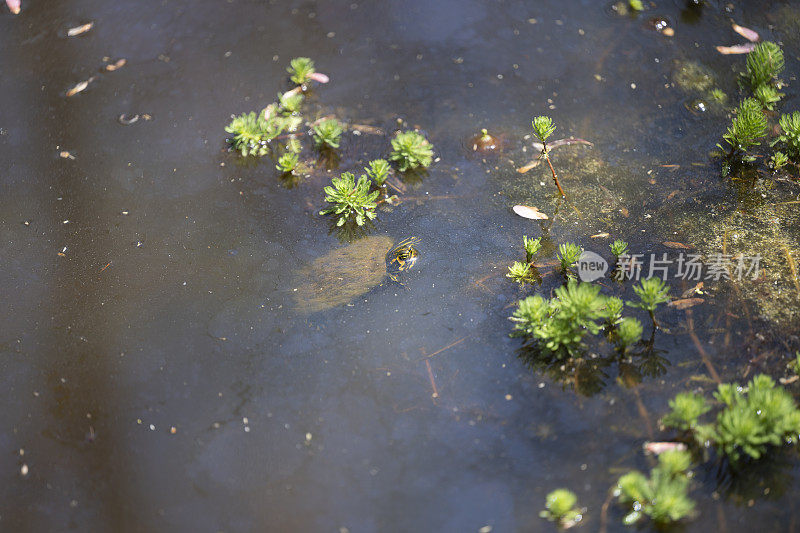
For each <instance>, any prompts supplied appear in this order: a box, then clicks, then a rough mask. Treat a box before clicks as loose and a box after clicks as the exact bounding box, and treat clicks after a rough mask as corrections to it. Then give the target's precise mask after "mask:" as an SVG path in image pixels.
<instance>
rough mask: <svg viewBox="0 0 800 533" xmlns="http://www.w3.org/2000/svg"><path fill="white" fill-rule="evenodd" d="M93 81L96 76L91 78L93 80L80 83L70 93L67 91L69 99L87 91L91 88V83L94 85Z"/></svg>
mask: <svg viewBox="0 0 800 533" xmlns="http://www.w3.org/2000/svg"><path fill="white" fill-rule="evenodd" d="M93 81H94V76H92V77H91V78H89V79H88V80H84V81H82V82H80V83H79V84H77V85H75V87H73V88H72V89H70V90H69V91H67V96H68V97H69V96H75V95H76V94H78V93H79V92H81V91H83V90H85V89H86V87H88V86H89V84H90V83H92V82H93Z"/></svg>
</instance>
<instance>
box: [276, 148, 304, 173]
mask: <svg viewBox="0 0 800 533" xmlns="http://www.w3.org/2000/svg"><path fill="white" fill-rule="evenodd" d="M299 162H300V156H298V155H297V154H296V153H295V152H286V153H285V154H283V155H282V156H280V157H279V158H278V164H277V165H275V168H277V169H278V170H280V171H281V172H284V173H289V172H294V170H295V169H296V168H297V165H298V163H299Z"/></svg>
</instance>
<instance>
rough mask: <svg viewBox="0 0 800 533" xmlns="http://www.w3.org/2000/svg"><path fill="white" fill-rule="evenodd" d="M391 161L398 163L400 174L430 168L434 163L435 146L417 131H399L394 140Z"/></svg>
mask: <svg viewBox="0 0 800 533" xmlns="http://www.w3.org/2000/svg"><path fill="white" fill-rule="evenodd" d="M389 159H390V160H392V161H394V162H396V163H397V168H398V169H399V170H400V172H405V171H407V170H411V169H415V168H418V167H423V168H425V167H428V166H430V164H431V161H433V145H432V144H431V143H430V142H429V141H428V140H427V139H426V138H425V137H423V135H422V134H421V133H418V132H416V131H410V130H409V131H398V132H397V134H396V135H395V136H394V138H393V139H392V153H391V155H389Z"/></svg>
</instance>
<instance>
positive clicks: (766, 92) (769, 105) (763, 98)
mask: <svg viewBox="0 0 800 533" xmlns="http://www.w3.org/2000/svg"><path fill="white" fill-rule="evenodd" d="M753 96H755V97H756V99H757V100H758V101H759V102H761V105H762V106H763V107H764V109H769V110H770V111H772V110H773V109H775V104H777V103H778V102H780V101H781V98H783V97H784V96H785V95H784V94H783V93H780V92H778V90H777V89H776V88H775V87H772V86H771V85H759V86H758V87H756V88H755V89H754V90H753Z"/></svg>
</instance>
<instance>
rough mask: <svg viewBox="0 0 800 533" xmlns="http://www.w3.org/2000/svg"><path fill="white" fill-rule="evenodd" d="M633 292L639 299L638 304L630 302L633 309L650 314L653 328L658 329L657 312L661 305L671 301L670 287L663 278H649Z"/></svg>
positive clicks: (636, 286) (635, 286)
mask: <svg viewBox="0 0 800 533" xmlns="http://www.w3.org/2000/svg"><path fill="white" fill-rule="evenodd" d="M633 292H635V293H636V296H638V297H639V301H638V302H628V305H630V306H631V307H638V308H640V309H644V310H645V311H647V312H648V313H649V314H650V319H651V320H652V321H653V327H656V328H657V327H658V322H656V316H655V311H656V307H658V305H659V304H662V303H665V302H668V301H669V285H667V284H666V283H664V280H663V279H661V278H647V279H643V280H641V281H640V282H639V284H638V285H634V286H633Z"/></svg>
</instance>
